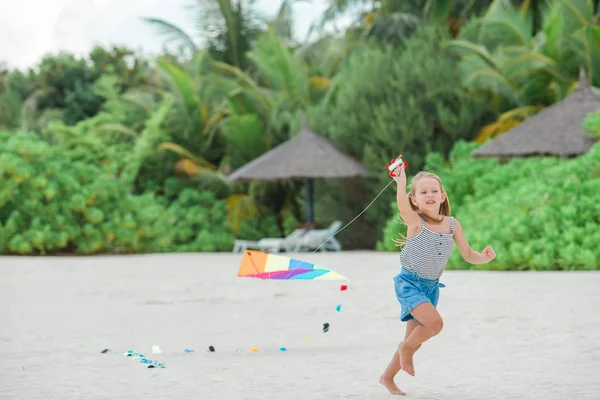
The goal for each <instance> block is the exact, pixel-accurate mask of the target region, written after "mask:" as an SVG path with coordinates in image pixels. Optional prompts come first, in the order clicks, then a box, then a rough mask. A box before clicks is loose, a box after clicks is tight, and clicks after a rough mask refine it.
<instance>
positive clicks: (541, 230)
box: [379, 143, 600, 270]
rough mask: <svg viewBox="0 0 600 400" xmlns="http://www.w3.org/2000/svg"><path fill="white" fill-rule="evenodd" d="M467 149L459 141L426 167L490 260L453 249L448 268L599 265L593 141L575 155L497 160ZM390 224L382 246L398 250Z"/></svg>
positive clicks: (597, 166)
mask: <svg viewBox="0 0 600 400" xmlns="http://www.w3.org/2000/svg"><path fill="white" fill-rule="evenodd" d="M475 147H476V145H474V144H472V143H459V144H457V146H456V147H455V149H454V151H453V152H452V155H451V157H450V160H449V161H450V162H449V163H448V164H445V163H443V162H441V160H440V157H439V155H437V156H432V157H431V161H432V163H431V165H428V166H427V167H426V169H427V170H430V171H432V172H434V173H437V174H438V175H439V176H440V178H441V179H442V182H443V183H444V188H445V189H446V191H447V193H448V196H449V198H450V204H451V207H452V214H453V215H454V216H456V218H457V219H458V220H459V221H460V223H461V225H462V227H463V229H464V231H465V236H466V238H467V240H468V241H469V242H470V244H471V246H472V247H473V248H474V250H476V251H480V250H482V249H483V248H484V247H485V246H487V245H492V246H493V247H494V249H495V250H496V253H497V258H496V260H494V261H493V262H491V263H490V264H484V265H470V264H468V263H466V262H465V261H464V260H463V259H462V257H461V255H460V253H459V251H458V250H457V249H456V248H455V251H454V252H453V254H452V257H451V259H450V262H449V265H448V268H449V269H469V268H471V269H495V270H559V269H560V270H574V269H577V270H579V269H588V270H591V269H599V268H600V247H599V246H598V243H600V144H597V145H596V146H595V147H594V148H592V150H590V151H589V152H588V153H587V154H585V155H583V156H580V157H577V158H575V159H570V160H564V159H556V158H552V157H545V158H537V157H536V158H526V159H513V160H511V161H509V162H507V163H505V164H501V163H499V162H498V161H496V160H492V159H477V160H472V159H470V153H471V152H472V151H473V150H474V149H475ZM393 208H394V209H396V205H395V204H393ZM395 214H397V212H395ZM396 222H397V219H396V218H394V219H390V221H388V224H387V226H386V229H385V238H384V240H383V241H382V242H381V243H380V244H379V245H380V248H381V249H382V250H388V251H394V250H398V247H395V246H394V244H393V243H392V240H391V239H392V238H398V233H399V232H402V231H403V229H404V228H403V227H402V226H401V225H399V224H397V223H396Z"/></svg>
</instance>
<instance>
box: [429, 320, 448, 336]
mask: <svg viewBox="0 0 600 400" xmlns="http://www.w3.org/2000/svg"><path fill="white" fill-rule="evenodd" d="M443 328H444V321H443V320H442V319H441V318H436V319H434V320H433V321H431V324H430V326H429V329H430V330H431V333H432V334H433V335H437V334H438V333H440V332H441V331H442V329H443Z"/></svg>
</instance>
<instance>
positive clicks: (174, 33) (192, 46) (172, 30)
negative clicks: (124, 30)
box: [142, 17, 199, 54]
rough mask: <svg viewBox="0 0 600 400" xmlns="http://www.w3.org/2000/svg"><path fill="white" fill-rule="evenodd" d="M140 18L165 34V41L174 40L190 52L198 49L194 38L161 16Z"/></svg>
mask: <svg viewBox="0 0 600 400" xmlns="http://www.w3.org/2000/svg"><path fill="white" fill-rule="evenodd" d="M142 20H143V21H144V22H147V23H149V24H150V25H153V26H155V27H156V28H157V29H158V31H159V33H160V34H161V35H163V36H167V39H166V43H170V42H175V43H177V44H178V45H180V46H182V47H184V48H186V49H188V50H189V51H190V52H191V53H192V54H194V53H196V52H198V51H199V49H198V46H197V45H196V43H195V42H194V40H193V39H192V38H191V37H190V36H189V35H188V34H187V33H185V32H184V31H183V29H181V28H180V27H178V26H177V25H174V24H172V23H170V22H167V21H165V20H163V19H161V18H153V17H143V18H142Z"/></svg>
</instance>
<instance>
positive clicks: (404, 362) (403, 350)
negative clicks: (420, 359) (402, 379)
mask: <svg viewBox="0 0 600 400" xmlns="http://www.w3.org/2000/svg"><path fill="white" fill-rule="evenodd" d="M398 353H400V365H401V368H402V371H404V372H406V373H407V374H409V375H410V376H415V367H414V365H413V355H414V354H415V349H414V348H411V347H409V346H407V345H406V344H405V343H404V342H400V344H399V345H398Z"/></svg>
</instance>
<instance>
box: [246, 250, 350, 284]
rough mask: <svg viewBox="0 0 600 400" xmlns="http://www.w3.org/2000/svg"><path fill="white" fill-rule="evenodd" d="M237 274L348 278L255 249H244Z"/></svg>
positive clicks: (264, 276)
mask: <svg viewBox="0 0 600 400" xmlns="http://www.w3.org/2000/svg"><path fill="white" fill-rule="evenodd" d="M238 276H245V277H248V278H260V279H304V280H316V279H319V280H348V278H346V277H345V276H343V275H340V274H338V273H337V272H334V271H331V270H328V269H323V268H321V267H319V266H318V265H314V264H312V263H309V262H306V261H300V260H295V259H293V258H288V257H284V256H280V255H275V254H269V253H263V252H261V251H257V250H246V251H244V257H243V258H242V263H241V264H240V269H239V270H238Z"/></svg>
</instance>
